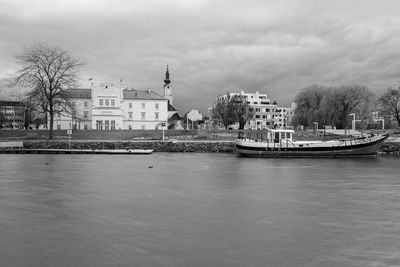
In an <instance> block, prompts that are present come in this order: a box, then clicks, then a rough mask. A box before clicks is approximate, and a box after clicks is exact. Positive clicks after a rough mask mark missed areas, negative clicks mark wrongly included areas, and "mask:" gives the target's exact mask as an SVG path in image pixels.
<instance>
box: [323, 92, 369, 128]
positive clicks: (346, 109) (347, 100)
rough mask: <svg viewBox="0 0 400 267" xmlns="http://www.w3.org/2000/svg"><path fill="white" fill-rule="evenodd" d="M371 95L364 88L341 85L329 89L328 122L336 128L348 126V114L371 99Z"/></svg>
mask: <svg viewBox="0 0 400 267" xmlns="http://www.w3.org/2000/svg"><path fill="white" fill-rule="evenodd" d="M372 96H373V95H372V93H371V92H370V91H369V89H368V88H367V87H366V86H362V85H343V86H340V87H332V88H330V94H329V96H328V101H327V105H326V106H325V107H326V108H327V109H328V110H330V121H331V122H332V124H333V125H336V127H338V128H345V127H346V126H347V125H348V121H349V114H350V113H351V112H352V111H354V110H356V108H357V107H359V106H360V105H361V104H364V103H366V102H369V101H370V100H371V99H372Z"/></svg>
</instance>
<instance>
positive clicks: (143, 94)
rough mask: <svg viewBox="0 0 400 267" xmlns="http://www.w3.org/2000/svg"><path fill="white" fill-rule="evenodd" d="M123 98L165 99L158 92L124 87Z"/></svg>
mask: <svg viewBox="0 0 400 267" xmlns="http://www.w3.org/2000/svg"><path fill="white" fill-rule="evenodd" d="M123 92H124V99H146V100H166V99H165V98H164V97H162V96H160V95H159V94H157V93H155V92H153V91H151V90H150V89H147V90H137V89H124V91H123Z"/></svg>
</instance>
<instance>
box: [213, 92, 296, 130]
mask: <svg viewBox="0 0 400 267" xmlns="http://www.w3.org/2000/svg"><path fill="white" fill-rule="evenodd" d="M238 95H240V96H241V97H244V98H245V99H246V100H247V103H248V104H249V105H250V108H251V109H252V111H253V116H252V118H250V119H249V120H248V121H247V122H246V125H245V129H265V128H274V127H275V128H276V127H280V128H284V127H287V126H288V125H289V123H290V122H291V118H292V116H293V110H294V108H293V105H292V107H290V108H288V107H279V106H278V104H277V102H276V101H272V100H271V99H269V98H268V95H267V94H262V93H259V92H258V91H257V92H255V93H245V92H244V91H241V92H239V93H226V94H224V95H220V96H218V97H217V98H216V100H215V103H214V106H213V107H211V108H209V116H210V118H211V120H212V124H213V127H217V128H220V127H221V122H220V121H218V119H216V118H217V116H215V112H214V107H215V105H216V104H217V103H218V102H219V101H222V100H229V99H231V98H232V97H234V96H238ZM238 126H239V125H238V124H237V123H236V124H234V125H231V126H230V128H232V129H237V128H238Z"/></svg>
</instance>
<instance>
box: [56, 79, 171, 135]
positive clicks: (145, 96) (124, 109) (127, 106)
mask: <svg viewBox="0 0 400 267" xmlns="http://www.w3.org/2000/svg"><path fill="white" fill-rule="evenodd" d="M66 93H67V94H66V95H67V98H68V99H69V102H70V103H71V111H70V112H64V113H63V114H59V115H56V116H55V118H54V125H55V127H54V128H56V129H82V130H85V129H97V130H115V129H116V130H118V129H119V130H128V129H141V130H147V129H161V125H162V123H166V122H167V121H168V100H167V99H165V98H164V97H163V96H161V95H159V94H157V93H155V92H153V91H152V90H150V89H146V90H137V89H127V88H123V86H122V83H121V86H120V87H115V86H113V85H112V84H107V83H103V84H100V85H98V86H92V88H91V89H69V90H67V92H66Z"/></svg>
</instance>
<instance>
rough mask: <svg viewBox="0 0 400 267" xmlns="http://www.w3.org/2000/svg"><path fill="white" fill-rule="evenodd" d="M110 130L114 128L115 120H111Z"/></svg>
mask: <svg viewBox="0 0 400 267" xmlns="http://www.w3.org/2000/svg"><path fill="white" fill-rule="evenodd" d="M111 130H115V121H111Z"/></svg>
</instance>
